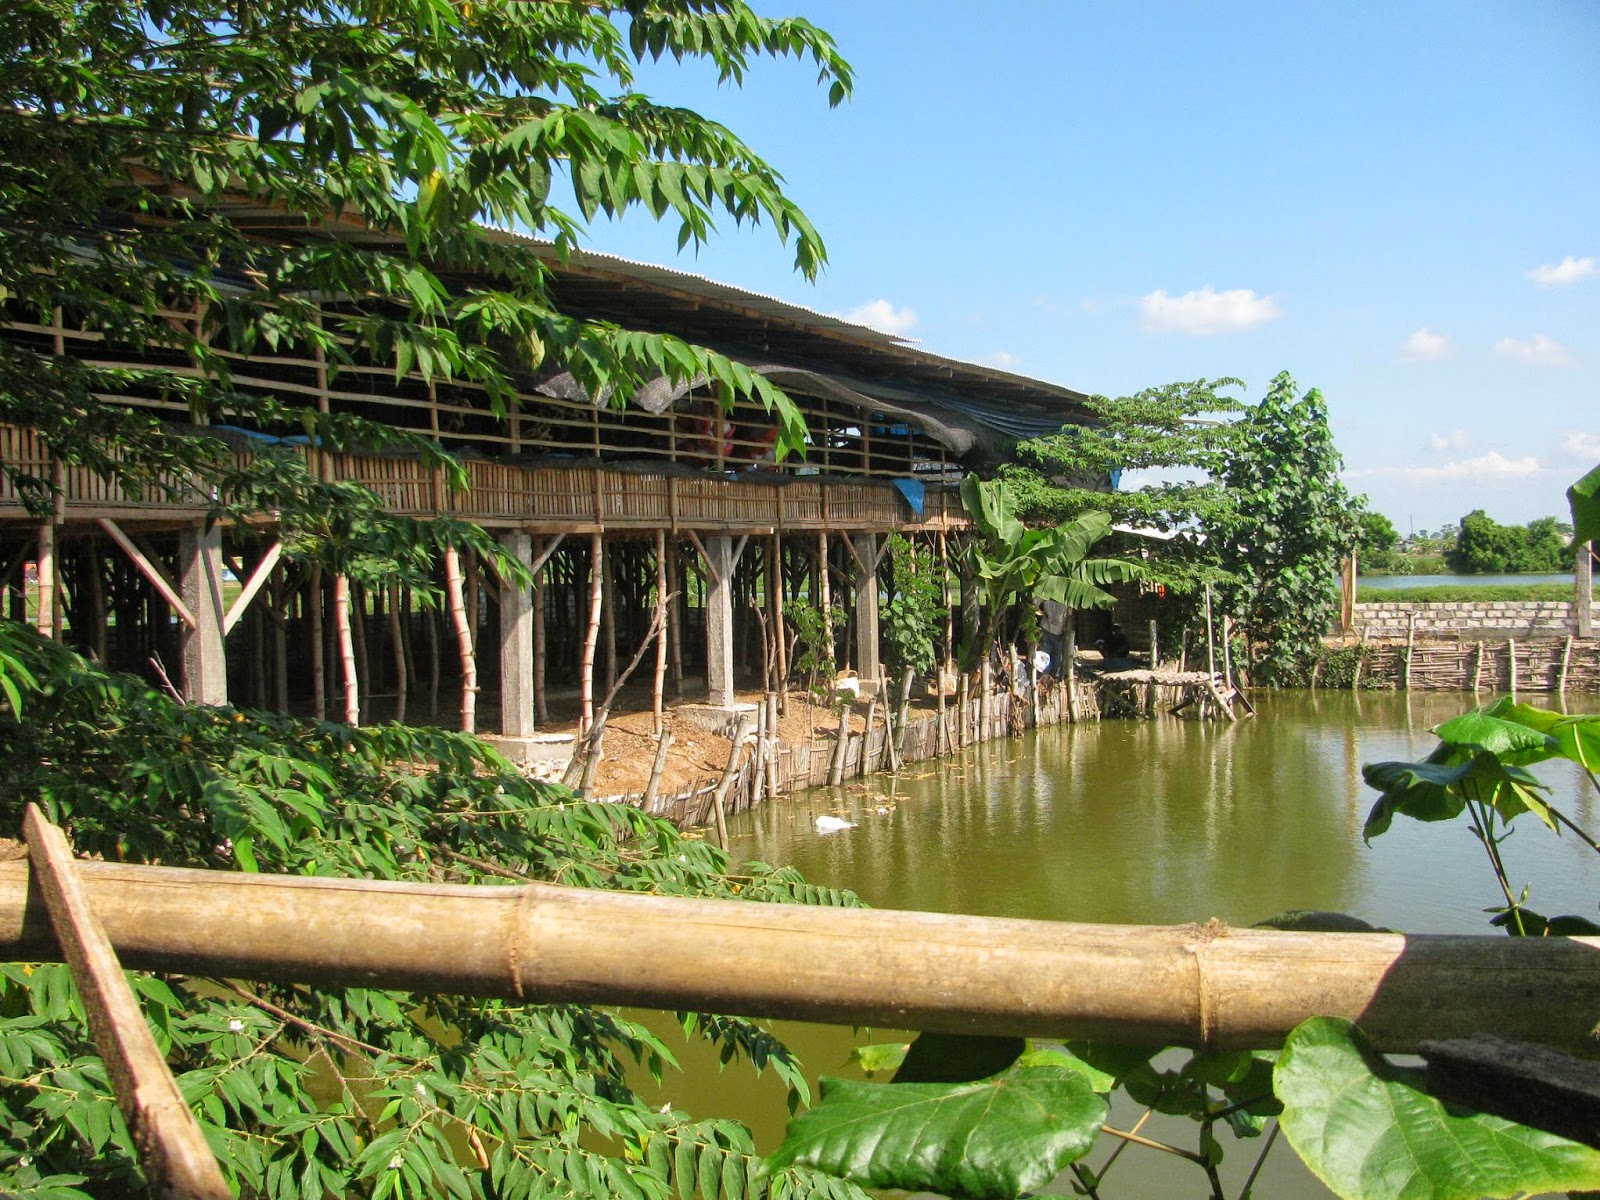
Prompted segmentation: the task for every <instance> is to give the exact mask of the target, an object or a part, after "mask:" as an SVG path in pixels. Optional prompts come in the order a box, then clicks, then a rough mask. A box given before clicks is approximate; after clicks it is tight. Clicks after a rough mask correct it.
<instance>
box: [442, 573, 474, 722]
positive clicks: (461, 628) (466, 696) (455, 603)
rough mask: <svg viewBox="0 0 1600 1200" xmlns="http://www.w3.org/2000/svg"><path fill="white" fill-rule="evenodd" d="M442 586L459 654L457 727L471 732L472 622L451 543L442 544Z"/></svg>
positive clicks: (472, 720)
mask: <svg viewBox="0 0 1600 1200" xmlns="http://www.w3.org/2000/svg"><path fill="white" fill-rule="evenodd" d="M444 586H445V595H446V597H447V598H448V602H449V605H450V620H451V622H452V623H453V624H454V626H455V631H456V651H457V653H458V654H460V656H461V730H462V732H463V733H473V732H475V731H476V729H477V724H478V656H477V653H476V652H475V651H474V650H473V648H472V626H471V624H470V623H469V619H468V616H467V608H466V597H465V594H464V588H463V584H462V580H461V554H460V552H459V551H458V550H457V549H456V548H455V547H454V546H446V547H445V550H444Z"/></svg>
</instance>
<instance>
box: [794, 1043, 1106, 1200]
mask: <svg viewBox="0 0 1600 1200" xmlns="http://www.w3.org/2000/svg"><path fill="white" fill-rule="evenodd" d="M1092 1079H1093V1077H1092V1075H1091V1073H1090V1072H1089V1071H1088V1070H1087V1069H1086V1068H1085V1066H1084V1064H1082V1063H1079V1062H1078V1061H1077V1060H1075V1059H1073V1058H1072V1057H1071V1056H1070V1055H1067V1054H1063V1053H1060V1052H1058V1051H1051V1050H1042V1051H1036V1052H1033V1053H1030V1054H1025V1055H1023V1056H1022V1058H1020V1059H1019V1060H1018V1061H1017V1062H1016V1063H1015V1064H1014V1065H1013V1066H1011V1067H1009V1068H1008V1069H1007V1070H1005V1071H1004V1072H1002V1073H1000V1074H998V1075H995V1076H992V1077H990V1078H988V1079H982V1080H978V1081H975V1082H960V1083H888V1084H884V1083H855V1082H852V1081H850V1080H845V1079H827V1078H825V1079H823V1081H822V1103H821V1104H820V1105H818V1106H817V1107H816V1108H814V1109H812V1110H810V1111H809V1112H807V1113H805V1114H803V1115H802V1116H800V1117H798V1118H797V1119H795V1120H794V1121H793V1122H792V1123H791V1124H790V1127H789V1135H788V1137H787V1138H786V1139H785V1140H784V1144H783V1145H782V1146H781V1147H780V1148H779V1149H778V1151H777V1153H776V1154H774V1155H773V1156H772V1159H771V1160H770V1161H771V1164H772V1165H773V1166H774V1167H779V1168H782V1167H787V1166H789V1165H791V1164H793V1163H805V1164H808V1165H811V1166H816V1167H819V1168H821V1169H822V1170H825V1171H828V1172H831V1173H833V1174H836V1175H843V1176H846V1177H847V1178H850V1179H853V1180H855V1181H856V1182H857V1183H860V1184H862V1185H864V1186H867V1187H895V1188H906V1189H910V1190H927V1191H934V1192H939V1193H940V1194H942V1195H946V1196H963V1197H972V1198H973V1200H990V1198H1000V1197H1011V1196H1020V1195H1023V1194H1025V1193H1027V1192H1031V1191H1035V1190H1037V1189H1038V1188H1040V1187H1043V1186H1044V1185H1045V1184H1046V1183H1049V1182H1050V1180H1051V1179H1053V1178H1054V1177H1055V1176H1056V1174H1057V1173H1059V1172H1060V1171H1061V1169H1062V1168H1063V1167H1064V1166H1065V1165H1066V1164H1067V1163H1069V1162H1074V1161H1076V1160H1077V1159H1079V1158H1082V1157H1083V1156H1084V1155H1085V1154H1087V1153H1088V1152H1089V1149H1090V1147H1092V1146H1093V1145H1094V1141H1095V1138H1096V1136H1097V1135H1098V1133H1099V1131H1100V1123H1101V1122H1102V1121H1103V1120H1104V1119H1105V1114H1106V1101H1105V1099H1104V1098H1103V1097H1102V1096H1101V1095H1099V1094H1097V1092H1096V1090H1095V1088H1094V1086H1093V1084H1092Z"/></svg>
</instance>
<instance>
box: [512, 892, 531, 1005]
mask: <svg viewBox="0 0 1600 1200" xmlns="http://www.w3.org/2000/svg"><path fill="white" fill-rule="evenodd" d="M535 891H536V889H534V888H532V887H527V886H525V887H523V888H522V895H521V896H519V897H517V902H516V904H515V905H513V906H512V908H511V910H510V912H508V913H507V914H506V920H507V921H509V922H510V923H511V928H510V929H509V930H507V931H506V971H507V972H508V973H509V975H510V977H511V993H512V995H513V996H515V997H516V999H517V1000H518V1001H523V1000H526V998H527V997H525V996H524V995H523V992H522V965H523V960H524V959H527V960H528V961H530V962H531V961H532V960H533V955H532V954H527V955H524V954H523V951H522V940H523V938H525V937H528V936H529V930H531V929H532V928H533V906H534V902H535V901H534V893H535Z"/></svg>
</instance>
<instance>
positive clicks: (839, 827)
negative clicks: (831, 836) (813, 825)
mask: <svg viewBox="0 0 1600 1200" xmlns="http://www.w3.org/2000/svg"><path fill="white" fill-rule="evenodd" d="M855 827H856V823H855V822H854V821H846V820H845V819H844V818H843V817H835V816H833V815H831V814H829V813H823V814H822V816H820V817H818V818H817V832H818V833H842V832H844V831H845V830H846V829H854V828H855Z"/></svg>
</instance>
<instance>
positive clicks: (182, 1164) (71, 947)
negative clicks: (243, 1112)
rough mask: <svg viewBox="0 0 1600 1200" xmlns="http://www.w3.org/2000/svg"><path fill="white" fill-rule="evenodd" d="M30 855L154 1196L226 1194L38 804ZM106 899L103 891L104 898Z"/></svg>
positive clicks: (28, 822) (63, 846)
mask: <svg viewBox="0 0 1600 1200" xmlns="http://www.w3.org/2000/svg"><path fill="white" fill-rule="evenodd" d="M23 828H24V832H25V834H26V836H27V840H28V856H29V858H30V860H31V861H32V863H33V875H34V879H35V881H36V882H37V885H38V891H39V895H40V896H41V898H42V899H43V902H44V908H45V910H46V911H47V913H48V914H49V921H50V924H51V926H52V927H53V928H54V931H55V935H56V938H57V940H58V941H59V943H60V946H61V952H62V953H63V954H64V956H65V958H66V961H67V963H68V964H69V965H70V966H71V967H72V978H73V980H74V982H76V983H77V985H78V994H79V996H80V997H81V998H82V1000H83V1007H84V1011H85V1012H86V1013H87V1014H88V1017H89V1029H90V1032H91V1033H93V1034H94V1042H95V1046H96V1047H97V1048H98V1049H99V1051H100V1058H101V1060H102V1061H103V1062H104V1063H105V1065H106V1074H107V1076H108V1077H109V1078H110V1080H111V1087H112V1090H113V1091H114V1092H115V1093H116V1096H117V1107H118V1108H120V1109H121V1110H122V1116H123V1119H124V1120H125V1121H127V1123H128V1132H129V1133H130V1134H131V1135H132V1137H133V1144H134V1146H135V1147H137V1149H138V1152H139V1162H140V1165H141V1166H143V1168H144V1172H145V1177H146V1179H148V1180H149V1183H150V1192H151V1194H152V1195H154V1196H157V1197H162V1198H168V1197H170V1198H171V1200H229V1197H230V1192H229V1191H228V1185H227V1183H226V1182H224V1180H223V1178H222V1171H221V1170H220V1169H219V1168H218V1166H217V1160H216V1159H215V1158H214V1157H213V1156H212V1154H211V1148H210V1146H209V1145H207V1144H206V1139H205V1135H204V1134H202V1133H201V1132H200V1126H199V1125H198V1124H197V1123H196V1122H195V1119H194V1114H193V1113H192V1112H190V1111H189V1106H188V1105H187V1104H186V1103H184V1099H183V1093H182V1092H180V1091H179V1090H178V1083H177V1080H175V1079H173V1077H172V1072H171V1071H169V1070H168V1069H167V1060H166V1058H165V1056H164V1055H162V1053H161V1051H160V1049H159V1048H158V1047H157V1046H156V1043H155V1039H154V1038H152V1037H151V1036H150V1029H149V1027H148V1026H147V1025H146V1024H145V1023H144V1013H143V1012H142V1011H141V1010H140V1008H139V1001H138V1000H137V999H136V998H135V997H134V994H133V989H132V988H130V987H129V986H128V978H127V976H126V975H124V974H123V972H122V964H121V963H120V962H119V961H118V960H117V955H116V951H115V950H113V949H112V944H111V942H110V941H109V940H108V939H107V937H106V933H105V930H104V929H103V928H102V927H101V924H100V922H99V921H98V920H96V918H95V909H94V907H93V905H92V904H91V902H90V899H89V896H88V894H87V891H86V889H85V888H84V887H83V886H82V884H81V882H80V881H79V879H78V875H77V872H78V868H77V867H76V865H75V864H74V862H73V858H72V847H71V846H70V845H69V844H68V842H67V838H66V835H65V834H64V833H62V832H61V830H59V829H57V828H56V827H55V826H54V825H52V824H51V823H50V822H49V820H47V819H46V818H45V815H44V814H43V813H42V812H40V811H39V808H38V806H37V805H34V804H30V805H28V814H27V817H26V819H25V821H24V826H23ZM107 899H109V897H105V896H102V897H101V901H102V903H104V902H105V900H107Z"/></svg>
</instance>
